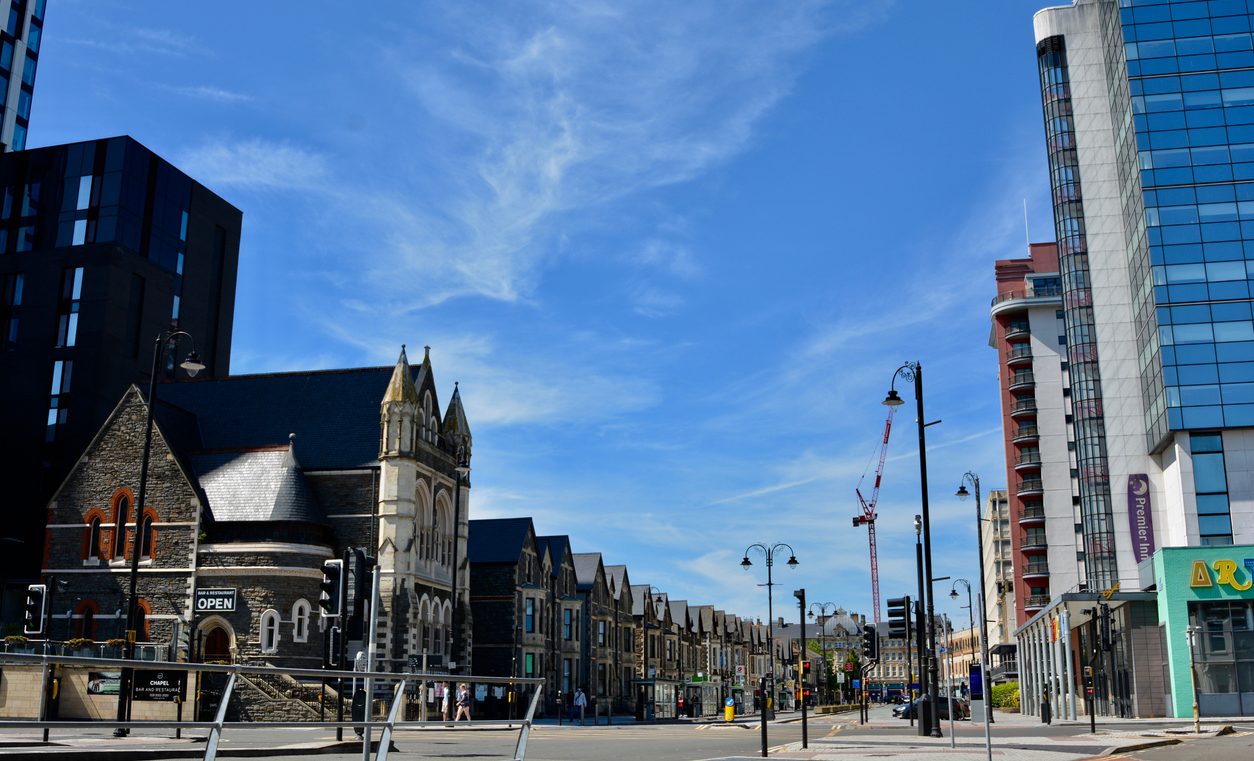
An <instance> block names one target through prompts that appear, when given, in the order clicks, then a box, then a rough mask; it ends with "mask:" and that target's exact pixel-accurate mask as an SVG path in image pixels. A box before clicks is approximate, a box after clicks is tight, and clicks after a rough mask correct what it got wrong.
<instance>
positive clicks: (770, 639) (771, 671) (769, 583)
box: [740, 542, 800, 697]
mask: <svg viewBox="0 0 1254 761" xmlns="http://www.w3.org/2000/svg"><path fill="white" fill-rule="evenodd" d="M785 547H786V548H788V562H787V563H786V565H787V566H788V567H789V568H796V567H797V566H798V565H800V563H798V561H797V552H796V550H794V549H793V548H792V545H790V544H785V543H784V542H776V543H775V544H772V545H771V546H770V547H768V546H766V545H765V544H761V543H760V542H754V543H753V544H751V545H749V546H748V547H746V548H745V557H744V560H741V561H740V567H741V568H743V569H745V570H746V571H748V570H749V569H750V568H751V567H753V561H751V560H749V550H755V549H756V550H758V551H759V552H761V553H762V555H763V556H765V557H766V616H767V627H766V649H767V651H768V653H769V655H768V656H767V657H768V658H769V662H768V665H767V669H768V671H767V676H771V677H773V676H774V675H775V608H774V595H773V593H774V589H773V587H774V586H775V581H774V580H773V579H772V578H771V568H772V566H774V565H775V553H776V552H777V551H778V550H780V549H783V548H785ZM763 697H765V696H763Z"/></svg>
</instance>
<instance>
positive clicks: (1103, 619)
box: [1097, 602, 1111, 652]
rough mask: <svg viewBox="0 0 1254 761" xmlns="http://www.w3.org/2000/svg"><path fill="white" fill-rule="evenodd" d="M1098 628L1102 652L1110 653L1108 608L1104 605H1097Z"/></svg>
mask: <svg viewBox="0 0 1254 761" xmlns="http://www.w3.org/2000/svg"><path fill="white" fill-rule="evenodd" d="M1097 610H1098V619H1097V621H1098V628H1099V630H1100V636H1101V643H1102V652H1110V646H1111V637H1110V606H1109V605H1107V604H1106V603H1104V602H1103V603H1098V604H1097Z"/></svg>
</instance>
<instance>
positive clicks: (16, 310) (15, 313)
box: [0, 244, 26, 350]
mask: <svg viewBox="0 0 1254 761" xmlns="http://www.w3.org/2000/svg"><path fill="white" fill-rule="evenodd" d="M0 253H3V245H2V244H0ZM25 285H26V278H25V276H24V275H23V274H22V273H20V272H13V273H9V274H7V275H5V276H4V281H3V288H2V290H0V349H6V350H12V349H13V348H15V347H16V346H17V334H18V326H19V324H20V316H21V311H22V309H21V307H22V290H23V289H24V288H25Z"/></svg>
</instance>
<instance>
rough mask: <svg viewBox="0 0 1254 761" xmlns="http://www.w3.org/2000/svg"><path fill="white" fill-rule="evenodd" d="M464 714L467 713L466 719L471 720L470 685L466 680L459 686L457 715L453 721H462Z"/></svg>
mask: <svg viewBox="0 0 1254 761" xmlns="http://www.w3.org/2000/svg"><path fill="white" fill-rule="evenodd" d="M462 714H465V715H466V721H470V687H469V685H467V684H466V683H465V682H462V683H461V685H460V686H459V687H458V688H457V715H456V716H454V717H453V721H454V722H458V721H461V720H462Z"/></svg>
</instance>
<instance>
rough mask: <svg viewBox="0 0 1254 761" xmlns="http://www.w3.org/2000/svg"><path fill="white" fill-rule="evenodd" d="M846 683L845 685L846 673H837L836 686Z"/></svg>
mask: <svg viewBox="0 0 1254 761" xmlns="http://www.w3.org/2000/svg"><path fill="white" fill-rule="evenodd" d="M844 683H845V672H843V671H837V672H836V684H844Z"/></svg>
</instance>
